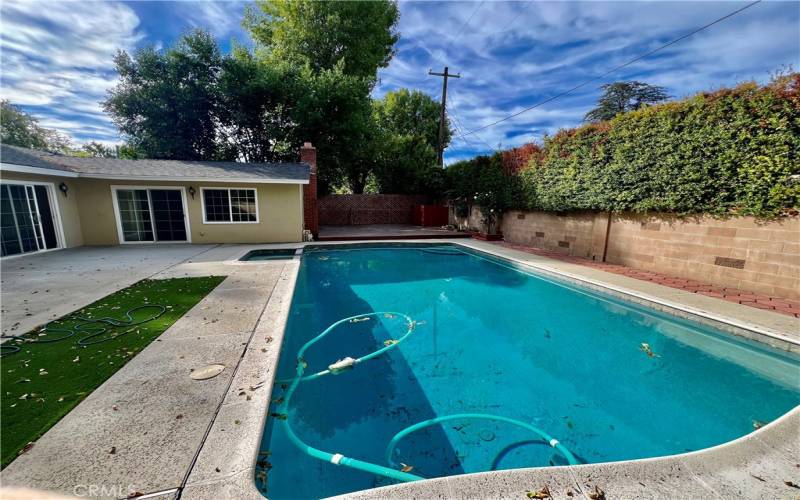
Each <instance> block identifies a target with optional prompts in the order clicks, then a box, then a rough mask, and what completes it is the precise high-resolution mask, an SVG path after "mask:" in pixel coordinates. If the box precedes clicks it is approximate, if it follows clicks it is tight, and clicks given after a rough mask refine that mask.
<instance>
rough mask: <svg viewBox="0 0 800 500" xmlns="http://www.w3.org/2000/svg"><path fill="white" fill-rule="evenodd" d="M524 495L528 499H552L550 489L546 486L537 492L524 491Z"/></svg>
mask: <svg viewBox="0 0 800 500" xmlns="http://www.w3.org/2000/svg"><path fill="white" fill-rule="evenodd" d="M525 494H526V495H527V496H528V498H539V499H541V498H553V497H552V495H550V488H548V487H547V485H546V484H545V485H544V488H542V489H541V490H539V491H526V492H525Z"/></svg>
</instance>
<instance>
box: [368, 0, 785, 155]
mask: <svg viewBox="0 0 800 500" xmlns="http://www.w3.org/2000/svg"><path fill="white" fill-rule="evenodd" d="M744 5H745V4H744V3H742V2H535V1H529V2H485V3H484V4H483V6H482V7H481V9H480V10H479V11H478V12H477V13H476V14H475V16H474V17H473V18H472V21H470V23H469V25H467V26H466V28H465V29H463V30H462V27H463V26H464V22H465V21H466V20H467V19H468V18H469V16H470V15H471V14H472V12H473V10H474V9H475V7H476V6H477V3H474V2H440V3H417V2H402V3H401V14H402V16H401V22H400V31H401V34H402V36H403V42H402V43H401V45H400V50H399V51H398V55H397V56H396V57H395V59H394V60H393V61H392V63H391V65H390V66H389V67H388V68H386V69H384V70H381V72H380V76H381V86H380V88H378V89H376V92H375V94H376V95H377V96H380V95H382V94H383V93H384V92H385V91H386V90H388V89H392V88H395V87H398V86H411V87H416V88H420V89H422V90H424V91H425V92H427V93H429V94H430V95H432V96H434V97H435V98H437V99H438V97H439V95H440V92H441V79H439V78H432V77H428V78H426V77H425V73H426V72H427V68H428V67H432V66H433V67H437V68H438V67H440V66H441V65H444V64H447V65H448V66H450V68H451V70H452V71H457V72H461V74H462V78H461V79H460V80H452V81H451V85H450V87H449V91H448V94H449V97H450V99H449V101H450V103H451V109H450V112H451V118H455V117H454V116H453V115H456V116H457V117H458V120H454V121H457V122H460V123H461V124H462V125H460V127H462V128H464V129H466V130H473V129H476V128H479V127H482V126H484V125H487V124H489V123H492V122H493V121H495V120H498V119H500V118H502V117H504V116H508V115H510V114H512V113H515V112H517V111H519V110H521V109H523V108H525V107H528V106H531V105H533V104H535V103H537V102H539V101H541V100H544V99H546V98H548V97H551V96H553V95H556V94H558V93H560V92H562V91H564V90H566V89H568V88H570V87H572V86H574V85H576V84H578V83H580V82H582V81H585V80H587V79H590V78H593V77H595V76H598V75H600V74H602V73H604V72H606V71H608V70H609V69H611V68H613V67H615V66H617V65H619V64H621V63H623V62H625V61H627V60H629V59H632V58H633V57H635V56H637V55H639V54H641V53H643V52H646V51H647V50H651V49H653V48H655V47H657V46H659V45H661V44H663V43H665V42H667V41H669V40H671V39H674V38H676V37H678V36H680V35H683V34H686V33H688V32H690V31H692V30H694V29H696V28H697V27H699V26H702V25H703V24H705V23H707V22H709V21H711V20H714V19H716V18H718V17H721V16H722V15H724V14H727V13H729V12H732V11H733V10H735V9H737V8H740V7H742V6H744ZM787 63H793V64H794V65H795V67H798V66H799V65H798V63H800V16H798V8H797V4H796V3H790V2H772V3H763V4H759V5H757V6H754V7H752V8H750V9H748V10H746V11H744V12H742V13H741V14H739V15H737V16H734V17H733V18H731V19H728V20H726V21H723V22H721V23H719V24H717V25H715V26H713V27H711V28H709V29H708V30H706V31H703V32H701V33H698V34H697V35H694V36H693V37H691V38H689V39H687V40H685V41H683V42H680V43H679V44H676V45H675V46H673V47H670V48H669V49H667V50H665V51H663V52H661V53H659V54H658V56H656V57H652V58H649V59H645V60H643V61H640V62H638V63H636V64H635V65H633V66H631V67H629V68H626V69H624V70H621V71H619V72H618V73H617V74H613V75H610V76H609V77H608V78H607V79H606V80H605V81H599V82H596V83H592V84H589V85H587V86H586V87H584V88H581V89H579V90H578V91H576V92H575V93H574V94H570V95H568V96H566V97H564V98H560V99H558V100H556V101H554V102H552V103H548V104H546V105H544V106H542V107H539V108H536V109H534V110H532V111H530V112H527V113H524V114H522V115H521V116H519V117H517V118H514V119H511V120H509V121H506V122H503V123H501V124H499V125H496V126H493V127H491V128H488V129H486V130H483V131H481V132H480V133H479V134H475V135H474V136H469V137H468V138H467V141H468V142H469V143H471V146H470V145H467V144H466V141H464V140H461V139H459V138H454V141H453V142H454V143H453V145H452V146H451V149H450V151H449V152H448V158H449V159H452V158H454V157H457V156H458V157H463V151H465V150H470V151H472V150H476V149H481V148H482V149H483V150H484V151H486V150H488V149H489V148H488V147H487V146H486V144H485V143H489V144H490V145H492V146H493V147H494V146H496V145H497V144H498V143H502V144H503V146H504V147H510V146H515V145H519V144H521V143H523V142H525V141H527V140H530V139H531V138H532V137H535V138H537V139H538V138H541V136H542V135H543V134H545V133H549V134H551V133H553V132H555V131H557V130H558V129H560V128H566V127H570V126H575V125H577V124H579V123H580V122H581V120H582V119H583V116H584V114H585V113H586V111H588V110H589V109H591V107H592V105H593V103H594V102H595V100H596V98H597V96H598V93H599V91H598V87H599V85H600V84H601V83H605V82H607V81H614V80H623V79H639V80H643V81H646V82H649V83H653V84H658V85H664V86H666V87H667V88H668V90H669V92H670V93H671V94H672V95H673V96H676V97H681V96H685V95H690V94H693V93H696V92H698V91H702V90H707V89H713V88H718V87H720V86H726V85H733V84H735V83H737V82H739V81H742V80H747V79H757V80H759V81H764V80H765V79H766V77H767V73H768V72H769V71H771V70H774V69H776V68H777V67H779V66H780V65H781V64H787ZM453 105H454V106H453ZM476 136H480V137H482V139H483V141H481V140H480V139H478V137H476Z"/></svg>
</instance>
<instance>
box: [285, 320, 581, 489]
mask: <svg viewBox="0 0 800 500" xmlns="http://www.w3.org/2000/svg"><path fill="white" fill-rule="evenodd" d="M377 316H384V317H386V318H394V317H401V318H403V319H405V320H406V325H407V329H406V332H405V334H404V335H402V336H401V337H400V338H399V339H396V340H392V341H387V343H386V345H385V346H384V347H383V348H381V349H378V350H376V351H374V352H372V353H370V354H367V355H365V356H362V357H360V358H357V359H353V358H349V357H348V358H344V359H342V360H339V361H337V362H335V363H333V364H331V365H330V366H329V367H328V369H327V370H322V371H320V372H317V373H314V374H312V375H305V370H306V368H307V367H308V363H307V362H306V360H305V358H304V355H305V353H306V351H307V350H308V349H309V348H310V347H311V346H312V345H314V344H315V343H317V342H319V341H320V340H322V339H323V338H324V337H325V336H327V335H328V334H329V333H330V332H332V331H333V330H334V329H336V328H337V327H338V326H340V325H342V324H344V323H360V322H362V321H367V320H370V319H371V318H372V317H377ZM416 325H417V323H416V322H415V321H414V320H412V319H411V318H410V317H409V316H408V315H406V314H402V313H397V312H373V313H367V314H360V315H358V316H350V317H347V318H344V319H341V320H339V321H337V322H336V323H333V324H332V325H331V326H329V327H328V328H326V329H325V330H324V331H323V332H322V333H320V334H319V335H317V336H316V337H314V338H313V339H311V340H309V341H308V342H306V343H305V344H303V346H302V347H301V348H300V350H299V351H297V370H296V376H295V377H294V378H293V379H290V380H286V381H279V382H280V383H288V384H289V387H288V388H287V390H286V394H285V395H284V398H283V401H282V402H281V403H280V405H278V413H277V414H276V416H278V417H279V418H280V421H281V425H282V426H283V430H284V431H285V432H286V435H287V436H288V437H289V440H290V441H291V442H292V443H293V444H294V445H295V446H297V447H298V448H299V449H300V450H301V451H302V452H304V453H306V454H307V455H309V456H311V457H314V458H317V459H319V460H322V461H325V462H330V463H332V464H335V465H345V466H347V467H352V468H354V469H358V470H362V471H365V472H370V473H372V474H377V475H379V476H384V477H387V478H390V479H395V480H399V481H403V482H410V481H418V480H420V479H424V478H423V477H421V476H417V475H416V474H410V473H408V472H403V471H401V470H396V469H392V468H389V467H384V466H382V465H377V464H373V463H370V462H365V461H363V460H358V459H355V458H351V457H346V456H344V455H342V454H341V453H331V452H328V451H323V450H320V449H318V448H315V447H313V446H311V445H309V444H307V443H305V442H304V441H303V440H302V439H300V438H299V437H298V436H297V434H295V432H294V429H292V425H291V419H290V418H289V403H290V402H291V399H292V396H293V395H294V392H295V390H296V389H297V386H298V385H300V382H306V381H309V380H314V379H317V378H319V377H323V376H325V375H330V374H333V375H337V374H339V373H341V372H343V371H345V370H347V369H351V368H353V367H355V366H356V365H357V364H359V363H362V362H364V361H367V360H370V359H373V358H376V357H378V356H380V355H381V354H384V353H386V352H387V351H389V350H390V349H394V348H395V347H397V346H398V345H400V343H401V342H403V341H405V340H406V339H407V338H408V337H409V335H411V334H412V333H413V332H414V330H415V328H416ZM464 419H483V420H494V421H497V422H506V423H510V424H513V425H516V426H519V427H522V428H524V429H527V430H529V431H531V432H532V433H534V434H536V435H537V436H538V437H540V438H541V439H542V440H544V441H545V442H546V443H548V444H549V445H550V446H552V447H553V448H555V449H556V450H557V451H558V452H560V453H561V454H562V455H563V456H564V457H565V458H566V459H567V462H569V464H570V465H577V464H580V463H581V462H580V461H579V460H578V459H577V458H575V456H574V455H573V454H572V453H571V452H570V451H569V450H568V449H567V448H566V447H565V446H564V445H562V444H561V443H560V442H559V441H558V440H557V439H555V438H553V437H552V436H550V435H549V434H547V433H546V432H544V431H542V430H541V429H538V428H537V427H534V426H533V425H531V424H528V423H526V422H523V421H521V420H516V419H513V418H508V417H504V416H501V415H491V414H485V413H459V414H455V415H447V416H442V417H437V418H432V419H429V420H425V421H422V422H418V423H416V424H414V425H411V426H409V427H406V428H405V429H403V430H401V431H400V432H398V433H397V434H395V435H394V437H393V438H392V440H391V441H390V442H389V444H388V445H387V447H386V461H387V463H389V464H390V465H392V466H394V467H398V464H396V463H395V462H394V456H393V455H394V449H395V447H396V446H397V443H398V442H399V441H400V440H401V439H403V438H404V437H405V436H407V435H408V434H411V433H412V432H415V431H418V430H420V429H423V428H425V427H430V426H432V425H437V424H440V423H442V422H446V421H449V420H464Z"/></svg>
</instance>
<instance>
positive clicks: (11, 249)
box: [0, 183, 59, 257]
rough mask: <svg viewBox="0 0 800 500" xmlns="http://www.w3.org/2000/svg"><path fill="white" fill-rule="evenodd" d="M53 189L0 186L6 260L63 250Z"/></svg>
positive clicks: (33, 186) (0, 224) (40, 185)
mask: <svg viewBox="0 0 800 500" xmlns="http://www.w3.org/2000/svg"><path fill="white" fill-rule="evenodd" d="M53 203H54V200H53V199H52V189H51V187H50V186H47V185H43V184H27V183H19V184H17V183H13V184H12V183H3V184H0V226H2V228H1V231H0V233H1V234H2V245H0V247H1V250H2V252H0V255H2V256H3V257H5V256H7V255H18V254H22V253H31V252H39V251H42V250H51V249H54V248H59V241H58V235H57V232H56V217H55V216H54V214H53V207H52V204H53Z"/></svg>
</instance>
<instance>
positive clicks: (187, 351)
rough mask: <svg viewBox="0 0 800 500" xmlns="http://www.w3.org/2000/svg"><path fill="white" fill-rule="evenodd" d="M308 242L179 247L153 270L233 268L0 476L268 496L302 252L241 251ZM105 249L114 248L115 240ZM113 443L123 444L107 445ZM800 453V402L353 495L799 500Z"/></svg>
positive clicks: (796, 341)
mask: <svg viewBox="0 0 800 500" xmlns="http://www.w3.org/2000/svg"><path fill="white" fill-rule="evenodd" d="M425 242H426V243H431V242H441V243H454V244H462V245H465V246H468V247H471V248H473V249H475V250H479V251H483V252H486V253H491V254H494V255H498V256H501V257H505V258H508V259H512V260H514V261H516V262H519V263H524V264H525V265H530V266H532V267H535V268H537V269H539V270H540V271H542V272H546V273H556V274H558V275H559V276H566V277H568V278H570V279H577V280H581V281H583V282H584V284H585V285H587V286H590V287H609V286H610V287H611V289H608V290H607V291H609V293H625V294H633V297H634V298H635V300H639V301H646V302H648V303H651V304H652V303H655V304H656V305H658V304H660V305H661V307H664V308H667V307H672V306H677V307H680V308H681V309H682V310H683V314H703V315H706V316H708V317H710V318H712V319H710V321H714V319H713V318H726V319H729V320H731V321H732V322H734V323H736V324H737V325H738V326H737V327H736V328H735V330H736V331H735V332H734V333H739V334H741V333H742V332H741V331H740V330H742V329H743V328H745V327H746V328H752V329H755V330H757V331H759V332H761V333H757V334H754V335H755V336H756V338H758V339H759V340H762V341H767V342H769V343H772V344H773V345H775V346H776V347H780V348H784V349H790V350H795V349H796V348H798V346H800V320H798V319H797V318H792V317H789V316H786V315H780V314H777V313H774V312H768V311H763V310H758V309H754V308H750V307H746V306H743V305H740V304H734V303H731V302H725V301H722V300H718V299H715V298H712V297H704V296H699V295H697V294H693V293H688V292H686V291H682V290H677V289H672V288H667V287H664V286H660V285H657V284H655V283H651V282H645V281H641V280H636V279H633V278H630V277H626V276H621V275H615V274H610V273H606V272H603V271H600V270H597V269H591V268H587V267H584V266H579V265H576V264H570V263H567V262H560V261H556V260H553V259H548V258H546V257H542V256H537V255H532V254H526V253H524V252H520V251H517V250H514V249H508V248H503V247H498V246H497V245H493V244H491V243H486V242H480V241H473V240H425ZM348 243H350V244H352V243H353V242H348ZM370 243H373V244H374V243H375V242H370ZM403 243H409V241H408V240H406V241H404V242H403ZM312 244H314V245H316V244H320V243H312ZM325 244H331V245H333V244H334V243H325ZM299 246H303V245H300V244H294V245H238V246H237V245H226V246H211V247H209V248H202V249H200V248H199V247H191V246H185V245H184V246H183V247H184V249H186V250H189V249H192V248H193V249H195V250H198V252H197V253H196V255H194V256H191V252H187V255H190V256H189V257H186V258H184V259H182V260H181V261H179V262H178V263H176V264H173V265H165V266H164V267H163V268H162V269H160V270H157V271H154V272H155V275H154V276H153V277H154V278H166V277H178V276H205V275H212V274H217V275H223V274H224V275H228V278H227V279H226V280H225V281H224V282H223V283H222V284H221V285H220V286H219V287H218V288H217V289H215V290H214V291H213V292H212V293H211V294H209V295H208V296H207V297H206V298H205V299H204V300H203V301H201V302H200V303H199V304H198V305H197V306H196V307H195V308H194V309H192V310H191V311H190V312H189V313H187V314H186V315H185V316H184V317H183V318H181V320H179V321H178V322H176V323H175V325H173V327H172V328H170V329H169V330H167V331H166V332H165V333H164V334H163V335H162V336H161V337H160V338H159V339H158V341H155V342H153V343H152V344H150V346H148V347H147V348H146V349H145V350H144V351H142V353H140V354H139V355H138V356H136V357H135V358H134V359H133V360H132V361H131V362H129V363H128V364H127V365H125V366H124V367H123V368H122V369H120V371H119V372H117V373H116V374H115V375H114V376H113V377H111V378H110V379H109V380H108V381H106V383H104V384H103V385H102V386H100V387H99V388H98V389H97V390H96V391H95V392H93V393H92V394H91V395H90V396H89V397H88V398H87V399H86V400H84V401H83V402H82V403H81V404H80V405H78V407H76V408H75V410H73V411H72V412H71V413H70V414H69V415H67V416H66V417H65V418H64V419H62V421H60V422H59V423H58V424H56V425H55V426H54V427H53V428H52V429H51V430H50V431H49V432H48V433H46V434H45V435H44V436H43V437H42V438H41V439H39V441H37V443H36V444H35V446H34V447H33V448H32V449H31V450H30V451H29V452H27V453H25V454H24V455H22V456H21V457H20V458H18V459H17V460H16V461H15V462H13V463H12V464H11V465H10V466H9V467H8V468H6V469H5V470H4V471H3V472H2V473H0V480H2V483H3V485H4V486H14V485H16V486H29V487H37V488H42V489H48V490H56V491H60V492H63V493H68V494H74V493H76V492H78V491H76V490H75V487H76V486H81V485H105V486H106V487H109V488H111V487H118V488H124V489H125V490H126V491H124V494H123V495H114V494H109V495H106V496H110V497H113V496H125V495H127V494H128V493H130V492H131V491H127V490H129V489H131V488H133V489H134V491H137V492H140V493H144V494H154V493H159V492H160V493H161V494H159V495H158V497H159V498H174V497H178V496H180V497H183V498H192V499H194V498H200V499H204V498H209V499H211V498H214V499H217V498H253V499H255V498H261V496H260V494H259V492H258V490H257V489H256V487H255V482H254V477H255V474H256V471H255V460H256V457H257V453H258V449H259V445H260V438H261V432H262V430H263V428H264V423H265V420H266V416H267V412H268V410H267V408H268V406H269V399H270V394H271V387H272V383H273V380H272V379H273V377H274V371H275V368H276V367H277V363H278V359H279V356H280V346H281V342H282V340H283V331H284V327H285V323H286V319H287V317H288V313H289V307H290V303H291V298H292V293H293V291H294V285H295V281H296V278H297V273H298V271H299V261H297V260H290V261H256V262H247V263H242V262H235V260H234V259H236V258H238V257H239V256H241V255H243V254H244V253H246V252H247V251H249V250H251V249H253V248H286V247H299ZM160 248H161V247H159V249H160ZM87 250H89V249H87ZM106 250H107V251H108V252H109V256H110V255H112V254H113V253H114V250H115V249H114V248H112V249H106ZM125 251H127V250H125ZM142 251H143V252H150V253H153V254H155V253H158V252H154V251H153V249H152V248H150V249H149V250H144V249H143V250H142ZM53 255H55V253H54V254H53ZM44 256H45V255H42V256H36V257H44ZM111 260H114V259H113V258H112V259H111ZM22 261H23V259H20V264H24V262H22ZM4 266H5V264H4ZM45 272H46V271H45ZM151 274H152V273H151ZM4 286H5V283H4ZM76 286H77V285H75V284H74V283H73V288H74V287H76ZM124 286H127V285H124ZM120 288H122V287H120ZM111 291H114V290H110V291H109V292H107V293H111ZM107 293H106V294H107ZM36 295H38V294H36ZM103 295H105V294H103ZM34 297H35V296H34ZM97 298H100V297H97ZM87 300H88V299H87ZM93 300H94V299H93ZM88 302H91V300H88ZM88 302H86V303H88ZM46 303H47V302H45V301H43V302H42V304H46ZM31 304H32V305H33V307H35V306H36V302H33V303H31ZM81 305H85V304H81ZM29 307H31V306H29ZM78 307H80V306H78ZM70 310H72V309H70ZM4 315H5V313H4ZM214 318H216V319H217V321H211V320H210V319H214ZM4 320H5V318H4ZM212 362H221V363H223V364H225V365H226V370H225V371H224V372H223V373H222V374H221V375H219V376H218V377H216V378H214V379H210V380H208V381H205V382H197V381H193V380H191V379H189V377H188V373H189V370H191V369H192V368H197V367H200V366H203V365H204V364H208V363H212ZM114 407H116V409H114ZM178 415H181V417H180V418H177V417H178ZM687 432H691V430H687ZM112 446H114V447H116V450H115V453H114V454H110V453H109V450H110V448H111V447H112ZM798 456H800V409H795V410H794V411H793V412H791V413H790V414H788V415H787V416H785V417H783V418H781V419H779V420H777V421H775V422H772V423H770V424H768V425H767V426H765V427H763V428H762V429H760V430H759V431H757V432H755V433H752V434H749V435H747V436H744V437H743V438H740V439H739V440H736V441H734V442H731V443H726V444H724V445H721V446H718V447H716V448H712V449H708V450H703V451H698V452H694V453H690V454H686V455H680V456H672V457H664V458H656V459H647V460H638V461H631V462H620V463H610V464H592V465H584V466H577V467H572V468H563V467H559V468H542V469H520V470H513V471H500V472H491V473H482V474H472V475H464V476H453V477H447V478H439V479H431V480H427V481H424V482H418V483H409V484H405V485H397V486H391V487H387V488H381V489H375V490H367V491H364V492H358V493H353V494H350V495H349V496H350V497H352V498H411V497H414V498H437V497H440V498H468V497H476V496H479V497H493V498H494V497H497V498H499V497H517V498H520V497H522V498H525V496H524V495H525V494H526V491H539V490H540V489H541V488H543V487H544V486H547V487H548V488H549V489H550V491H551V494H552V495H553V498H577V497H580V496H581V495H582V494H583V495H584V496H587V495H589V494H590V493H593V492H594V490H593V488H594V487H595V486H597V487H598V488H600V489H601V490H603V491H604V492H605V493H606V495H607V497H608V498H680V497H684V498H696V497H702V498H730V497H738V498H796V497H797V495H798V494H799V493H800V490H798V489H795V488H793V487H791V486H789V485H787V484H786V483H785V482H784V481H790V482H792V484H800V468H798V466H797V458H796V457H798ZM107 491H111V490H107ZM567 491H570V492H572V493H573V496H572V497H569V496H568V495H567Z"/></svg>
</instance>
